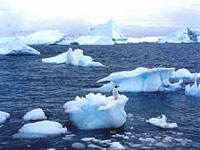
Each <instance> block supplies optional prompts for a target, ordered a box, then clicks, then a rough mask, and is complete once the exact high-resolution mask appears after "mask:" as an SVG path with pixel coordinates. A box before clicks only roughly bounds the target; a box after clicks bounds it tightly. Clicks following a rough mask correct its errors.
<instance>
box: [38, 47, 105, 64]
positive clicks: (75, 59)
mask: <svg viewBox="0 0 200 150" xmlns="http://www.w3.org/2000/svg"><path fill="white" fill-rule="evenodd" d="M42 62H44V63H56V64H60V63H66V64H69V65H76V66H103V65H102V64H101V63H100V62H95V61H93V58H92V57H90V56H85V55H83V50H81V49H76V50H74V51H73V50H72V49H71V48H69V50H68V51H67V52H64V53H62V54H59V55H57V56H55V57H50V58H44V59H42Z"/></svg>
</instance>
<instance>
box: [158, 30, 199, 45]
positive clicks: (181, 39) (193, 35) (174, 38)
mask: <svg viewBox="0 0 200 150" xmlns="http://www.w3.org/2000/svg"><path fill="white" fill-rule="evenodd" d="M199 39H200V32H199V31H198V30H194V31H192V30H190V29H189V28H188V27H186V28H184V29H181V30H178V31H177V32H175V33H170V34H167V35H165V36H163V37H161V38H159V39H158V42H159V43H194V42H200V40H199Z"/></svg>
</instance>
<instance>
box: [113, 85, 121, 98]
mask: <svg viewBox="0 0 200 150" xmlns="http://www.w3.org/2000/svg"><path fill="white" fill-rule="evenodd" d="M118 87H119V86H117V85H116V86H115V87H114V88H113V90H112V94H113V97H114V98H115V100H117V99H118V95H119V90H118Z"/></svg>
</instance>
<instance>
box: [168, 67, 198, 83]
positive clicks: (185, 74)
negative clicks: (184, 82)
mask: <svg viewBox="0 0 200 150" xmlns="http://www.w3.org/2000/svg"><path fill="white" fill-rule="evenodd" d="M196 77H197V78H198V77H200V73H191V72H190V71H189V70H187V69H185V68H181V69H178V70H177V71H175V72H174V73H173V74H172V76H171V78H176V79H190V80H195V78H196Z"/></svg>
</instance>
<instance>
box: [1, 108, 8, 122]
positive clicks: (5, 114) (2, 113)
mask: <svg viewBox="0 0 200 150" xmlns="http://www.w3.org/2000/svg"><path fill="white" fill-rule="evenodd" d="M9 118H10V114H9V113H7V112H3V111H0V124H2V123H4V122H5V121H6V120H7V119H9Z"/></svg>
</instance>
